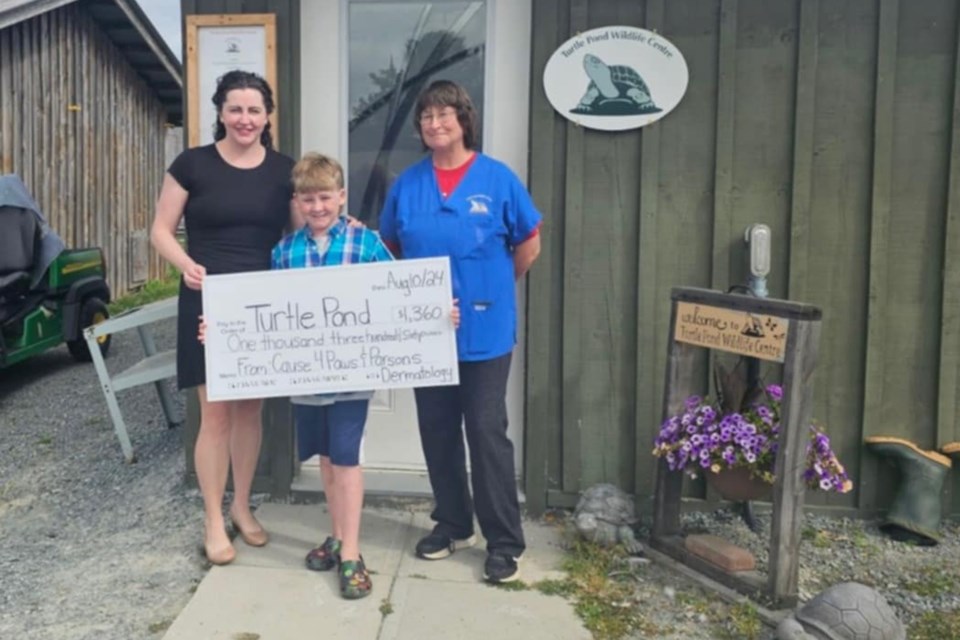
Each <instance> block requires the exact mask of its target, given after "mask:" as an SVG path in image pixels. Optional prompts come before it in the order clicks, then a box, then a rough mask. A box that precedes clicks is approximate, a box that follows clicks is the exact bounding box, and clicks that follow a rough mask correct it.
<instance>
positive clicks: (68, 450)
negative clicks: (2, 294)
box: [0, 321, 205, 640]
mask: <svg viewBox="0 0 960 640" xmlns="http://www.w3.org/2000/svg"><path fill="white" fill-rule="evenodd" d="M154 327H155V337H156V340H157V346H158V347H159V348H160V349H164V348H168V347H170V346H172V345H173V343H174V339H175V328H174V325H173V323H172V321H168V322H165V323H157V324H156V325H154ZM140 354H141V350H140V345H139V340H138V338H137V335H136V332H124V333H121V334H117V335H115V336H114V339H113V344H112V345H111V353H110V356H109V357H108V358H107V366H108V367H109V368H110V370H111V371H119V370H121V369H123V368H126V367H127V366H129V365H130V364H132V363H133V362H135V361H136V360H137V359H138V358H139V357H141V356H140ZM167 384H171V388H173V387H172V383H171V382H169V381H168V382H167ZM119 397H120V405H121V409H122V410H123V412H124V417H125V419H126V422H127V428H128V430H129V433H130V438H131V440H132V442H133V444H134V448H135V450H136V452H137V454H138V458H139V462H137V463H136V464H133V465H128V464H126V463H125V462H124V459H123V455H122V453H121V451H120V446H119V444H118V442H117V438H116V436H115V435H114V432H113V427H112V423H111V422H110V420H109V417H108V414H107V409H106V404H105V402H104V399H103V395H102V393H101V392H100V389H99V385H98V383H97V376H96V373H95V372H94V369H93V366H92V365H90V364H81V363H76V362H74V361H73V360H72V359H71V357H70V355H69V354H68V353H67V351H66V348H65V347H60V348H58V349H55V350H51V351H48V352H46V353H44V354H42V355H40V356H37V357H35V358H32V359H30V360H28V361H26V362H23V363H21V364H20V365H16V366H13V367H11V368H9V369H6V370H0V433H2V436H0V438H2V440H0V441H2V443H3V444H2V446H0V576H2V579H0V580H2V589H0V638H11V639H12V638H16V639H18V640H40V639H44V640H46V639H53V638H56V639H57V640H60V639H64V640H81V639H87V638H89V639H94V638H96V639H97V640H107V639H112V638H117V639H123V640H131V639H134V638H158V637H160V635H161V632H162V629H163V628H165V626H166V625H167V624H169V622H171V621H172V620H173V618H174V617H176V615H177V613H178V612H179V611H180V609H181V608H182V607H183V606H184V605H185V604H186V603H187V601H188V600H189V598H190V595H191V593H192V592H193V589H194V588H195V587H196V585H197V584H198V582H199V581H200V579H201V577H202V575H203V572H204V570H205V562H204V561H203V559H202V557H201V556H200V555H199V553H198V541H199V539H200V538H199V536H200V534H199V532H200V531H201V527H202V521H203V520H202V511H201V509H202V507H201V504H202V503H201V501H200V498H199V495H198V493H197V492H196V491H195V490H190V489H189V488H188V487H187V486H186V485H185V483H184V482H183V472H184V461H183V448H182V445H181V431H182V430H181V429H172V430H171V429H168V428H167V426H166V421H165V419H164V417H163V412H162V410H161V408H160V404H159V401H158V399H157V395H156V391H155V390H154V387H153V385H148V386H141V387H137V388H134V389H130V390H127V391H124V392H121V393H120V394H119ZM174 398H175V401H176V408H177V409H178V411H179V412H180V415H182V411H183V402H182V396H181V394H179V393H176V392H175V390H174Z"/></svg>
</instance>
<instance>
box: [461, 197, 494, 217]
mask: <svg viewBox="0 0 960 640" xmlns="http://www.w3.org/2000/svg"><path fill="white" fill-rule="evenodd" d="M467 202H469V203H470V213H475V214H480V215H484V214H489V213H490V208H489V207H488V206H487V203H490V202H493V198H491V197H490V196H485V195H473V196H467Z"/></svg>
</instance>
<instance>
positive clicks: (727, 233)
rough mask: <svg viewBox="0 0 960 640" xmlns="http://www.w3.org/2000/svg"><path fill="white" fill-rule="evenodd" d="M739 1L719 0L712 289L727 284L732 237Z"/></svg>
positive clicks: (723, 286)
mask: <svg viewBox="0 0 960 640" xmlns="http://www.w3.org/2000/svg"><path fill="white" fill-rule="evenodd" d="M739 6H740V3H739V0H721V2H720V39H719V45H718V52H717V139H716V151H715V157H714V188H713V271H712V275H711V278H710V283H711V286H713V288H714V289H720V290H724V291H726V289H727V287H729V286H730V238H731V237H732V236H733V217H734V211H733V167H734V157H733V156H734V150H735V142H736V140H735V128H736V119H735V116H736V88H737V11H738V9H739Z"/></svg>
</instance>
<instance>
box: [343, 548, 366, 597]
mask: <svg viewBox="0 0 960 640" xmlns="http://www.w3.org/2000/svg"><path fill="white" fill-rule="evenodd" d="M372 589H373V582H372V581H371V580H370V572H369V571H367V567H366V565H364V564H363V558H362V557H361V558H360V559H359V560H344V561H343V562H341V563H340V595H342V596H343V597H344V598H346V599H347V600H356V599H358V598H363V597H364V596H368V595H370V591H371V590H372Z"/></svg>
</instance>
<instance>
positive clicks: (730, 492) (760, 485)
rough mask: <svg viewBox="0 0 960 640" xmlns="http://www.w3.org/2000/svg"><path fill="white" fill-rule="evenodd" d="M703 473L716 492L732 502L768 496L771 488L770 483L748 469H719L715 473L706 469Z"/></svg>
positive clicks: (760, 498)
mask: <svg viewBox="0 0 960 640" xmlns="http://www.w3.org/2000/svg"><path fill="white" fill-rule="evenodd" d="M704 475H705V476H706V477H707V482H709V483H710V486H712V487H713V488H714V489H716V490H717V493H719V494H720V495H721V496H723V498H724V499H725V500H731V501H733V502H745V501H747V500H762V499H765V498H769V497H770V492H771V491H772V490H773V485H772V484H770V483H769V482H767V481H766V480H764V479H763V478H758V477H756V476H754V475H753V474H752V473H751V472H750V470H749V469H744V468H739V469H720V471H718V472H716V473H713V472H710V471H708V472H707V473H705V474H704Z"/></svg>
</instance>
